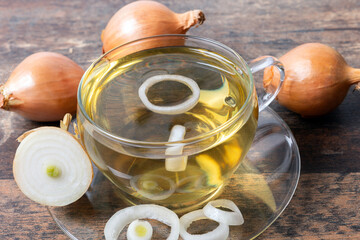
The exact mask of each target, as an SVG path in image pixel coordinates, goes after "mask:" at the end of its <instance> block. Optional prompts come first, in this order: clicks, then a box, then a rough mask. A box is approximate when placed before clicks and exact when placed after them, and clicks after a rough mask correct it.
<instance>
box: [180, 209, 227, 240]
mask: <svg viewBox="0 0 360 240" xmlns="http://www.w3.org/2000/svg"><path fill="white" fill-rule="evenodd" d="M206 218H207V217H206V216H205V214H204V212H203V210H202V209H200V210H196V211H193V212H189V213H187V214H185V215H183V216H182V217H181V218H180V236H181V237H182V238H183V239H184V240H203V239H206V240H225V239H227V238H228V236H229V226H228V225H226V224H224V223H221V222H220V223H219V226H217V227H216V228H215V229H214V230H212V231H210V232H207V233H205V234H190V233H189V232H188V231H187V229H188V227H189V226H190V225H191V223H192V222H194V221H197V220H201V219H206Z"/></svg>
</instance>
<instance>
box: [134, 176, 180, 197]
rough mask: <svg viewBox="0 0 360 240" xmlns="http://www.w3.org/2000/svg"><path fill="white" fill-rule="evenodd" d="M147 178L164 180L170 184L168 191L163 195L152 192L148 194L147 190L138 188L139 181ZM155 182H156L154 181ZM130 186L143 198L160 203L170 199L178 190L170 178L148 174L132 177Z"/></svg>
mask: <svg viewBox="0 0 360 240" xmlns="http://www.w3.org/2000/svg"><path fill="white" fill-rule="evenodd" d="M142 177H143V178H146V177H154V178H159V179H161V180H164V181H166V182H168V184H169V189H168V190H166V191H163V192H162V193H157V194H155V193H151V192H148V191H145V190H142V189H140V188H139V187H138V184H137V183H138V181H139V179H140V178H142ZM154 182H155V181H154ZM155 183H156V182H155ZM130 186H131V187H132V188H134V189H135V191H136V192H137V193H139V194H140V195H141V196H143V197H145V198H148V199H150V200H154V201H158V200H164V199H166V198H168V197H170V196H171V195H172V194H173V193H174V192H175V189H176V185H175V183H174V181H173V180H171V179H170V178H168V177H164V176H158V175H154V174H146V175H143V174H142V175H136V176H134V177H132V178H131V179H130Z"/></svg>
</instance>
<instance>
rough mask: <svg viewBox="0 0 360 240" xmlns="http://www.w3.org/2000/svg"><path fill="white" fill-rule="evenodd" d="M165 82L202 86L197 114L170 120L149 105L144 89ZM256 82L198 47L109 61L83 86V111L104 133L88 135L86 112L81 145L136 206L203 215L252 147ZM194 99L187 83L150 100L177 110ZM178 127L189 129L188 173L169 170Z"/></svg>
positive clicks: (155, 90)
mask: <svg viewBox="0 0 360 240" xmlns="http://www.w3.org/2000/svg"><path fill="white" fill-rule="evenodd" d="M162 74H175V75H182V76H186V77H188V78H191V79H193V80H194V81H196V82H197V84H198V86H199V88H200V98H199V101H198V103H197V104H196V105H195V107H194V108H192V109H190V110H188V111H187V112H185V113H181V114H175V115H166V114H160V113H155V112H152V111H150V110H149V109H147V108H146V107H145V106H144V105H143V104H142V102H141V100H140V98H139V96H138V89H139V87H140V85H141V84H142V82H144V81H145V80H146V79H148V78H149V77H152V76H155V75H162ZM251 81H252V80H251V79H250V77H249V75H247V74H246V73H245V71H244V70H240V69H239V68H238V67H237V65H236V64H234V63H233V62H232V61H230V60H229V59H228V58H226V57H225V56H222V55H221V54H218V53H216V52H212V51H209V50H206V49H202V48H196V47H186V46H184V47H162V48H155V49H150V50H144V51H141V52H137V53H133V54H130V55H128V56H126V57H124V58H120V59H118V60H115V61H113V60H109V59H106V58H103V59H101V60H100V61H99V62H98V63H97V67H95V68H93V69H91V70H90V71H89V72H88V73H87V80H86V82H84V83H83V85H82V86H81V100H82V105H83V110H84V111H85V112H86V114H87V116H88V119H89V120H90V121H92V125H96V126H97V127H98V128H99V129H101V131H100V132H99V131H95V130H94V128H93V126H92V127H87V126H89V124H88V125H86V124H85V123H84V122H86V121H87V120H86V117H85V116H84V114H83V113H82V111H80V110H79V111H78V125H79V130H80V136H81V141H82V142H83V144H84V146H85V148H86V150H87V152H88V153H89V155H90V157H91V158H92V160H93V162H94V163H95V164H96V165H97V167H98V168H99V169H100V170H101V171H102V172H103V173H104V175H105V176H107V178H109V179H110V180H111V181H112V182H113V183H114V184H115V185H116V186H117V187H119V188H120V189H121V190H122V191H123V192H125V193H126V194H127V195H126V198H127V199H128V200H129V201H135V202H137V201H136V200H135V199H138V200H143V201H144V202H153V203H157V204H161V205H164V206H168V207H170V208H173V209H175V210H180V209H181V210H185V209H188V208H193V207H196V206H197V205H199V204H201V203H203V202H205V201H207V200H208V199H210V198H212V197H214V196H215V195H217V194H218V193H220V192H221V190H222V187H223V186H224V185H226V183H227V181H228V179H229V178H230V176H231V175H232V174H233V172H234V171H235V170H236V169H237V167H238V166H239V164H240V162H241V160H242V159H243V158H244V156H245V154H246V153H247V151H248V149H249V148H250V146H251V143H252V141H253V137H254V135H255V131H256V127H257V118H258V107H257V102H256V97H253V96H254V95H255V93H254V91H253V89H252V88H253V87H252V85H251V84H250V82H251ZM191 94H192V92H191V90H190V89H189V88H188V87H187V86H185V85H184V84H182V83H179V82H174V81H164V82H160V83H157V84H155V85H153V86H152V87H151V88H150V89H149V91H148V92H147V97H148V99H149V100H150V102H152V103H153V104H156V105H158V106H174V105H176V104H178V103H181V102H183V101H184V100H186V99H187V98H189V96H190V95H191ZM229 122H231V124H229ZM175 125H181V126H184V127H185V128H186V133H185V137H184V138H185V139H184V141H185V142H184V148H183V151H182V153H180V155H181V156H185V157H186V158H187V164H186V168H185V170H184V171H168V170H167V169H166V167H165V161H166V156H165V151H166V148H167V147H168V145H166V142H167V141H168V139H169V135H170V132H171V129H172V127H173V126H175ZM108 133H109V134H110V135H109V136H105V135H106V134H108ZM128 140H129V141H128ZM186 141H187V142H186ZM161 143H164V144H161Z"/></svg>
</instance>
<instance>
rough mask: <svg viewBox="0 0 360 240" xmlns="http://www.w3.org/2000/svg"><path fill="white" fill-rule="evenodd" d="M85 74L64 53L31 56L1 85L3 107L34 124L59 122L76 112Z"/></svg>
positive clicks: (1, 104) (0, 100) (0, 92)
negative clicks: (81, 81)
mask: <svg viewBox="0 0 360 240" xmlns="http://www.w3.org/2000/svg"><path fill="white" fill-rule="evenodd" d="M83 74H84V70H83V69H82V68H81V67H80V66H79V65H77V64H76V63H75V62H74V61H72V60H71V59H69V58H67V57H65V56H63V55H61V54H58V53H52V52H39V53H35V54H32V55H30V56H29V57H27V58H25V59H24V60H23V61H22V62H21V63H20V64H19V65H18V66H17V67H16V68H15V70H14V71H13V72H12V73H11V75H10V77H9V79H8V80H7V82H6V83H5V84H4V85H1V86H0V107H1V108H3V109H5V110H9V111H14V112H16V113H18V114H20V115H22V116H23V117H25V118H27V119H30V120H34V121H39V122H48V121H58V120H60V119H62V117H63V116H64V115H65V114H66V113H71V114H74V113H75V112H76V105H77V100H76V95H77V88H78V85H79V82H80V80H81V77H82V75H83Z"/></svg>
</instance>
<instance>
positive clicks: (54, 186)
mask: <svg viewBox="0 0 360 240" xmlns="http://www.w3.org/2000/svg"><path fill="white" fill-rule="evenodd" d="M13 173H14V178H15V181H16V183H17V185H18V186H19V188H20V190H21V191H22V192H23V193H24V194H25V195H26V196H27V197H29V198H30V199H32V200H33V201H35V202H38V203H40V204H44V205H48V206H65V205H68V204H70V203H72V202H75V201H76V200H78V199H79V198H80V197H81V196H82V195H83V194H84V193H85V192H86V191H87V189H88V188H89V186H90V183H91V180H92V176H93V173H92V165H91V161H90V159H89V157H88V155H87V153H86V152H85V150H84V149H83V148H82V146H81V145H80V143H79V142H78V141H77V139H75V138H74V137H73V136H72V135H71V134H70V133H68V132H67V131H64V130H62V129H61V128H56V127H40V128H37V129H35V130H33V131H31V133H30V134H28V135H27V136H26V137H25V138H24V139H23V140H22V142H21V143H20V145H19V147H18V148H17V150H16V153H15V158H14V163H13Z"/></svg>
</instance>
